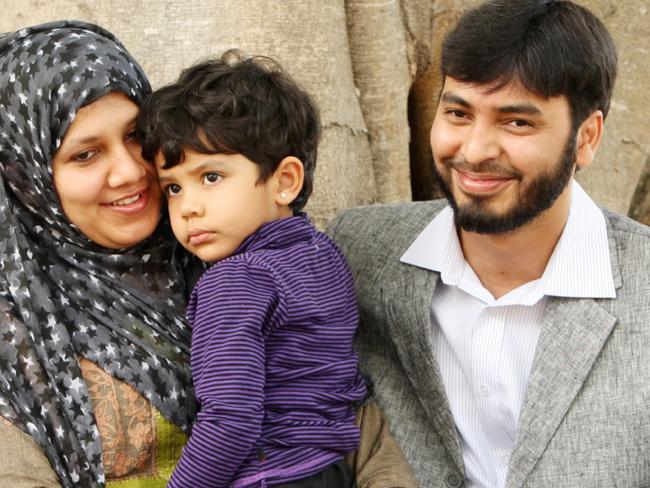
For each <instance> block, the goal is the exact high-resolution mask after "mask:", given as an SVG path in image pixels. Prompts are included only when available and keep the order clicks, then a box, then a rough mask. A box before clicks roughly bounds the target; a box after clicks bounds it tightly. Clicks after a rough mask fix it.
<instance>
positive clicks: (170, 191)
mask: <svg viewBox="0 0 650 488" xmlns="http://www.w3.org/2000/svg"><path fill="white" fill-rule="evenodd" d="M180 192H181V187H180V185H177V184H176V183H172V184H171V185H167V186H166V187H165V195H167V196H168V197H173V196H174V195H178V194H179V193H180Z"/></svg>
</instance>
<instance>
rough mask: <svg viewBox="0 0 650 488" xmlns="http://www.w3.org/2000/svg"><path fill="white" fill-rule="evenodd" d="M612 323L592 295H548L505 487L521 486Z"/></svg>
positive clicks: (595, 355)
mask: <svg viewBox="0 0 650 488" xmlns="http://www.w3.org/2000/svg"><path fill="white" fill-rule="evenodd" d="M615 322H616V318H615V317H613V316H612V315H610V314H609V313H608V312H607V311H605V310H604V309H603V308H602V307H601V306H600V305H599V304H598V303H597V302H596V301H594V300H592V299H570V298H569V299H567V298H555V297H551V298H550V299H549V302H548V305H547V309H546V311H545V313H544V318H543V320H542V325H541V327H542V329H541V332H540V337H539V342H538V345H537V352H536V354H535V359H534V361H533V367H532V371H531V373H530V378H529V380H528V387H527V390H526V397H525V400H524V405H523V407H522V410H521V415H520V417H519V430H518V434H517V440H516V442H515V447H514V449H513V451H512V455H511V457H510V463H509V468H508V477H507V479H506V487H507V488H519V487H521V486H522V484H523V483H524V481H525V480H526V478H527V477H528V475H529V474H530V472H531V471H532V470H533V468H534V467H535V465H536V463H537V462H538V461H539V459H540V457H541V456H542V454H543V453H544V450H545V449H546V446H547V445H548V443H549V441H550V440H551V438H552V437H553V434H554V432H555V431H556V430H557V428H558V426H559V425H560V423H561V421H562V419H563V418H564V416H565V414H566V412H567V411H568V409H569V407H570V405H571V403H572V402H573V400H574V399H575V397H576V395H577V394H578V392H579V391H580V388H581V386H582V384H583V383H584V381H585V379H586V377H587V375H588V374H589V371H590V370H591V368H592V366H593V364H594V361H595V360H596V357H597V356H598V354H599V353H600V351H601V349H602V348H603V345H604V343H605V341H606V340H607V337H608V336H609V334H610V332H611V331H612V328H613V327H614V324H615Z"/></svg>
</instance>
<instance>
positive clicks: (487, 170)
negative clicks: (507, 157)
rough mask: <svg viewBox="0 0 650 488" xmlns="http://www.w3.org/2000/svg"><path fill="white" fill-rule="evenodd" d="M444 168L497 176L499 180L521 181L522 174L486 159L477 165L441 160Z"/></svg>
mask: <svg viewBox="0 0 650 488" xmlns="http://www.w3.org/2000/svg"><path fill="white" fill-rule="evenodd" d="M442 162H443V164H444V165H445V167H447V168H448V169H452V168H453V169H455V170H456V171H461V172H463V173H472V174H475V175H480V174H487V175H490V176H497V177H501V178H512V179H516V180H521V179H522V174H521V173H520V172H518V171H515V170H514V169H512V168H510V167H509V166H508V165H506V164H503V163H501V162H500V161H498V160H494V159H486V160H485V161H481V162H480V163H477V164H470V163H468V162H467V161H466V160H464V159H463V160H458V159H452V158H447V159H443V160H442Z"/></svg>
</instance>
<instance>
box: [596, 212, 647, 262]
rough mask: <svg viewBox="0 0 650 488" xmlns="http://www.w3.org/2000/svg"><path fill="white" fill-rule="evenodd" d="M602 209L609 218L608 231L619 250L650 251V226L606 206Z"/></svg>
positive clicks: (606, 217) (607, 218)
mask: <svg viewBox="0 0 650 488" xmlns="http://www.w3.org/2000/svg"><path fill="white" fill-rule="evenodd" d="M601 210H602V212H603V215H605V219H606V220H607V224H608V225H607V227H608V232H610V234H611V237H612V238H613V239H614V241H615V242H616V244H617V247H618V249H619V250H622V251H626V250H631V251H633V252H638V251H639V250H646V252H650V227H648V226H647V225H644V224H641V223H640V222H637V221H635V220H632V219H631V218H629V217H625V216H624V215H620V214H617V213H616V212H612V211H611V210H608V209H605V208H603V209H601Z"/></svg>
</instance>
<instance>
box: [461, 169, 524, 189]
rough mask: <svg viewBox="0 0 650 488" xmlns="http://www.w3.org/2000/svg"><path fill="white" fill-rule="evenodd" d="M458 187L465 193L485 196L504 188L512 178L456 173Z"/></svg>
mask: <svg viewBox="0 0 650 488" xmlns="http://www.w3.org/2000/svg"><path fill="white" fill-rule="evenodd" d="M457 174H458V182H459V184H460V187H461V188H462V189H463V190H464V191H465V192H467V193H475V194H486V193H496V192H498V191H499V190H501V189H502V188H503V187H505V186H506V185H507V184H508V183H509V182H510V181H511V180H512V179H513V178H510V177H507V176H497V175H482V174H471V173H465V172H464V171H457Z"/></svg>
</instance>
